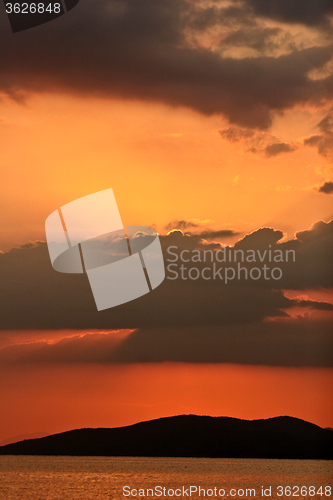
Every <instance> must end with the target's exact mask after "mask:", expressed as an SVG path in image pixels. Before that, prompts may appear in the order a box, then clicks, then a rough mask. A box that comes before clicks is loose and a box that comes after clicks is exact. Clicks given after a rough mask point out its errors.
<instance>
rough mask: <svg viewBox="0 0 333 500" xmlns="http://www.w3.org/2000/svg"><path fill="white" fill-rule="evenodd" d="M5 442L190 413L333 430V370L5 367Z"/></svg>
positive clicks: (1, 398)
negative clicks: (279, 419) (289, 420)
mask: <svg viewBox="0 0 333 500" xmlns="http://www.w3.org/2000/svg"><path fill="white" fill-rule="evenodd" d="M0 377H1V381H2V383H1V387H0V404H1V413H0V429H1V433H0V442H1V441H2V440H4V439H6V438H7V437H11V436H16V435H19V434H24V433H34V432H45V433H56V432H62V431H65V430H68V429H72V428H82V427H110V426H121V425H128V424H132V423H135V422H138V421H142V420H147V419H153V418H159V417H162V416H170V415H177V414H184V413H187V414H188V413H194V414H198V415H213V416H219V415H223V416H234V417H238V418H244V419H257V418H268V417H273V416H276V415H292V416H295V417H299V418H302V419H304V420H307V421H310V422H313V423H316V424H318V425H320V426H323V427H324V426H332V427H333V405H332V397H331V395H332V391H331V389H332V382H333V370H332V369H319V368H277V367H274V368H272V367H256V366H241V365H228V364H227V365H209V364H208V365H207V364H199V365H198V364H182V363H176V364H144V365H143V364H139V365H114V366H101V365H77V366H66V365H55V366H48V367H45V366H38V367H36V366H31V365H29V366H24V365H23V366H20V367H19V368H6V369H4V368H1V370H0Z"/></svg>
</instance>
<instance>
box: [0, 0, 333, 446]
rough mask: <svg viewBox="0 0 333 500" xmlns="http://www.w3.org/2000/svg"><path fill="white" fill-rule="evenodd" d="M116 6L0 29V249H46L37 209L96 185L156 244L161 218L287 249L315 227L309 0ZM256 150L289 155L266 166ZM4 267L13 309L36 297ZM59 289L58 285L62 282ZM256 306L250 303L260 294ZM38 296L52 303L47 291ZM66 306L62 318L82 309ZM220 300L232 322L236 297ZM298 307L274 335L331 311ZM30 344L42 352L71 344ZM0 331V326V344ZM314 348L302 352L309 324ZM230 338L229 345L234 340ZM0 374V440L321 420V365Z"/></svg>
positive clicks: (319, 96)
mask: <svg viewBox="0 0 333 500" xmlns="http://www.w3.org/2000/svg"><path fill="white" fill-rule="evenodd" d="M123 3H124V9H120V8H118V7H119V6H118V3H115V4H114V5H113V4H112V2H107V3H103V2H100V3H98V5H97V3H96V2H88V1H87V2H80V5H79V6H78V7H76V8H75V10H74V9H73V11H72V12H71V13H68V14H66V16H64V17H63V18H59V19H57V20H55V21H52V23H48V25H45V26H41V27H38V28H34V29H31V30H26V31H25V32H22V33H17V34H15V35H13V33H11V31H10V26H9V24H8V22H7V21H8V20H7V19H5V17H4V19H0V28H1V29H0V36H1V37H3V39H2V43H0V53H1V54H0V56H1V61H2V65H1V66H2V67H1V68H0V151H1V158H0V168H1V183H0V224H1V231H0V252H2V251H3V252H6V251H8V250H10V249H11V248H13V247H17V246H19V245H22V244H25V243H27V242H29V241H35V240H42V241H45V229H44V224H45V220H46V218H47V217H48V216H49V214H51V212H53V211H54V210H56V209H57V208H59V207H61V206H62V205H64V204H66V203H69V202H71V201H73V200H75V199H77V198H80V197H83V196H85V195H88V194H90V193H94V192H97V191H100V190H104V189H107V188H112V189H113V191H114V195H115V198H116V200H117V204H118V207H119V211H120V215H121V217H122V220H123V223H124V225H125V226H128V225H132V226H135V225H140V226H143V225H149V226H152V225H154V226H155V227H156V228H157V230H158V231H159V232H160V233H166V231H167V230H166V225H167V224H168V223H169V222H170V221H175V220H178V221H188V220H192V221H193V220H195V222H196V224H197V226H195V227H198V228H199V229H198V231H199V230H200V227H205V228H209V229H211V230H222V229H230V230H234V231H235V232H237V236H235V237H233V239H231V238H229V239H228V238H225V239H223V240H221V242H222V243H227V244H231V243H234V242H235V241H236V240H237V239H239V238H241V237H243V236H244V235H245V234H247V233H250V232H252V231H256V230H258V229H259V228H261V227H272V228H274V229H276V230H278V229H280V230H282V231H283V232H284V233H285V236H284V240H286V239H291V238H293V237H294V235H295V232H297V231H303V230H306V229H308V228H310V227H311V226H312V225H313V224H314V223H316V222H317V221H321V220H322V221H325V222H328V221H330V220H331V219H332V218H333V209H332V195H329V194H323V193H320V192H318V189H319V188H320V187H321V186H323V184H324V183H325V182H331V181H332V178H333V177H332V174H333V167H332V162H330V160H329V154H328V153H327V152H326V150H325V151H324V152H323V151H322V154H321V155H320V154H318V151H317V149H318V143H313V147H310V146H305V145H304V140H305V139H306V138H309V137H312V138H313V137H315V136H316V135H317V134H321V136H320V137H321V139H320V140H322V141H324V142H325V141H327V144H328V145H329V144H331V142H332V137H333V136H332V134H333V128H332V124H333V121H332V120H333V114H332V107H331V106H332V102H330V101H329V99H331V98H332V95H333V94H332V89H331V87H330V85H331V84H330V81H329V80H328V79H326V77H327V76H328V75H329V73H330V70H331V69H332V61H330V57H331V55H332V53H331V52H330V51H331V49H330V46H331V43H332V40H331V33H332V32H331V31H330V29H329V26H330V17H329V16H331V14H330V12H331V11H330V9H329V6H328V3H327V5H326V4H325V6H324V5H321V4H320V5H319V3H318V6H317V4H316V3H315V2H314V3H313V5H312V6H311V9H309V8H308V6H307V2H304V6H305V7H304V6H303V4H302V5H301V4H299V5H298V6H297V9H294V8H293V6H292V3H291V7H290V9H289V4H288V5H287V3H285V2H278V1H277V2H275V6H274V5H273V7H274V8H273V7H272V8H271V9H268V10H269V11H270V12H268V11H266V5H268V4H266V3H265V2H249V1H247V0H244V1H243V2H241V3H240V2H235V3H234V5H232V4H233V2H231V3H230V2H229V1H223V0H222V1H220V2H213V3H211V2H210V1H208V2H206V1H205V0H203V1H199V2H194V1H193V2H181V1H180V0H179V2H174V3H171V4H170V3H169V2H165V4H166V8H165V9H161V8H159V5H158V3H157V2H155V1H152V2H151V3H150V5H149V8H147V5H148V4H149V2H148V3H147V5H146V8H145V9H143V10H142V12H141V11H140V12H138V11H137V10H136V9H137V8H138V3H137V2H126V1H124V2H122V4H123ZM273 3H274V2H273ZM119 5H120V4H119ZM168 6H169V7H168ZM170 6H171V7H170ZM230 6H232V7H233V8H232V9H231V10H230V9H229V7H230ZM113 7H114V9H113ZM324 7H325V8H324ZM206 8H207V10H206V11H205V9H206ZM219 8H220V9H221V10H220V11H218V10H217V9H219ZM178 9H179V10H178ZM201 9H202V10H201ZM214 9H215V10H214ZM118 10H119V12H118ZM319 10H320V11H319ZM213 11H214V12H215V14H216V15H215V21H216V22H215V21H214V16H212V15H211V13H212V12H213ZM244 12H245V16H244ZM138 14H139V15H138ZM203 14H205V15H203ZM309 15H311V18H309ZM71 16H72V17H71ZM93 16H94V17H93ZM141 16H142V17H141ZM91 20H93V22H91ZM3 21H5V23H7V24H1V23H3ZM140 23H142V25H141V24H140ZM205 23H206V24H205ZM232 40H233V41H232ZM3 47H4V48H5V49H3ZM8 47H9V49H8ZM280 56H281V57H280ZM22 97H24V98H22ZM102 97H104V98H102ZM126 98H128V99H127V100H126ZM135 99H136V100H135ZM162 103H165V104H162ZM167 104H168V105H167ZM185 106H186V107H185ZM213 113H216V114H213ZM209 114H210V116H208V115H209ZM271 118H272V126H271V127H269V124H270V119H271ZM325 120H326V121H325ZM323 122H324V125H322V126H321V128H320V123H323ZM318 125H319V126H318ZM228 127H231V129H232V127H234V128H235V130H236V129H237V131H238V132H237V133H240V134H242V133H243V134H244V135H243V136H241V140H239V141H236V142H235V141H234V140H233V139H232V138H231V139H230V138H229V140H227V139H226V136H225V135H224V136H223V134H221V133H220V131H221V130H224V131H226V130H227V129H228ZM237 127H238V128H237ZM246 127H248V128H246ZM265 127H266V128H265ZM251 134H252V135H251ZM318 137H319V136H318ZM271 144H273V146H276V145H278V146H279V145H280V146H281V144H282V145H283V146H285V148H287V149H285V151H286V150H287V151H289V152H282V153H281V154H277V155H276V156H274V155H273V156H271V157H268V155H267V154H266V155H265V151H266V149H265V148H266V147H267V146H268V145H271ZM316 144H317V147H316ZM325 144H326V143H325ZM251 148H252V150H253V149H255V150H256V152H253V151H252V152H250V149H251ZM288 148H289V149H288ZM200 221H201V222H200ZM323 226H324V225H323ZM326 229H327V228H326V226H325V227H324V229H323V228H321V230H322V231H326ZM318 231H319V230H318ZM318 234H319V233H318ZM320 234H322V233H320ZM325 234H326V233H325ZM320 237H321V236H320ZM320 237H318V240H320ZM327 239H329V238H327ZM325 242H326V240H325ZM325 244H326V243H325ZM309 246H311V242H310V244H309ZM319 246H320V241H319V243H318V247H319ZM325 248H326V247H325ZM327 248H328V247H327ZM44 250H45V251H46V248H44ZM41 252H42V249H41ZM21 253H22V254H23V255H24V252H21ZM310 253H311V252H310ZM13 254H14V253H12V254H11V255H13ZM36 255H41V254H39V253H38V252H37V251H36ZM4 257H5V256H4ZM13 262H14V264H13V265H12V267H13V268H14V270H13V269H11V270H10V272H13V275H15V276H14V277H15V278H17V277H18V279H16V281H15V284H13V283H12V281H11V275H10V272H9V274H8V276H10V277H9V278H8V281H9V286H12V289H11V292H12V293H14V294H15V293H16V292H15V286H18V287H19V292H20V293H21V292H22V293H21V295H20V300H22V296H23V302H22V301H21V302H20V304H23V308H24V306H26V303H27V300H26V297H28V296H29V298H31V297H32V299H35V296H34V295H33V294H34V289H33V287H30V288H29V286H30V285H31V283H30V282H29V280H30V281H33V280H32V279H31V278H30V274H29V273H28V274H24V271H25V269H27V268H28V265H27V263H26V262H25V261H23V262H22V264H19V265H18V267H20V265H21V266H22V267H21V270H22V274H20V270H18V271H17V272H16V269H15V265H16V261H15V259H13ZM17 262H20V261H19V260H18V261H17ZM29 262H30V261H29ZM31 262H32V263H33V260H31ZM319 264H320V263H319ZM32 265H33V264H32ZM319 267H320V266H319ZM29 269H30V268H29ZM37 269H42V268H37ZM315 269H316V268H315ZM325 269H326V268H325ZM50 271H52V270H51V264H50ZM32 272H33V270H32ZM44 274H45V273H43V272H40V273H39V276H38V277H40V276H44ZM24 276H28V278H25V279H26V281H24V278H23V277H24ZM20 279H21V280H22V283H21V282H20ZM46 279H48V278H46ZM37 281H38V279H36V283H34V285H35V284H36V290H37V289H38V283H37ZM6 283H7V282H6ZM17 283H18V285H17ZM42 283H43V285H42V286H44V287H45V283H44V282H43V281H42ZM57 286H59V287H60V290H62V289H61V286H62V284H61V280H59V284H58V285H57ZM306 286H307V285H306ZM310 286H311V285H310ZM322 286H326V285H322ZM13 290H14V292H13ZM269 291H271V290H269ZM42 293H43V295H44V288H42ZM61 293H62V291H61ZM329 293H330V291H329V290H328V289H327V288H325V289H322V288H320V286H319V285H318V289H316V290H311V289H307V290H303V291H302V290H301V288H300V289H295V290H294V291H290V290H287V291H286V296H288V297H293V298H294V297H296V298H297V297H305V296H306V297H307V298H311V299H315V300H319V301H320V300H327V301H330V302H332V301H331V295H329ZM18 295H19V293H18V292H17V293H16V295H15V298H16V299H17V302H18V303H19V301H18ZM73 295H74V296H75V298H76V295H75V294H73ZM216 295H218V294H216ZM36 296H37V295H36ZM50 296H51V295H50ZM255 297H256V296H255ZM259 297H261V298H259V299H258V300H257V303H258V304H259V305H261V301H262V302H265V299H266V297H264V298H262V295H260V296H259ZM45 300H46V302H47V301H48V300H52V299H49V296H48V294H47V291H46V293H45ZM200 301H201V296H200ZM14 302H15V301H14ZM74 302H75V300H74V301H73V302H70V303H69V310H70V311H72V310H73V309H74V308H77V309H76V311H78V314H80V311H81V310H80V305H78V304H76V303H74ZM268 302H269V301H268ZM179 303H180V305H181V306H182V305H183V302H182V298H181V300H180V301H179ZM216 303H217V307H219V305H218V300H216ZM281 303H285V302H282V297H281ZM235 304H236V305H235V311H236V314H238V313H239V312H240V314H239V316H242V314H241V308H242V307H244V304H243V303H241V301H240V300H239V296H238V295H237V294H236V300H235ZM47 305H48V304H47ZM308 306H309V310H310V313H311V314H309V311H308V310H307V309H305V308H304V307H303V306H302V305H300V307H296V306H295V307H294V308H292V309H290V308H289V309H288V313H289V314H291V316H292V317H291V318H290V317H287V318H282V319H281V318H280V317H278V320H277V319H276V317H275V316H274V317H273V320H274V321H280V324H281V325H282V328H281V331H282V333H284V334H285V335H286V337H285V338H286V339H287V340H286V342H287V341H288V340H289V337H288V332H289V330H288V331H287V330H286V332H283V325H284V324H286V325H287V326H288V324H289V323H292V322H293V321H294V322H295V323H299V322H300V321H298V319H300V318H301V317H302V321H303V320H304V323H306V322H307V321H308V322H310V320H316V319H317V320H320V319H321V318H325V319H326V318H327V317H328V315H329V314H332V313H331V312H330V311H329V310H328V308H327V309H325V308H321V309H320V308H318V310H317V309H315V308H314V309H312V308H311V307H310V306H311V304H308ZM326 306H328V304H326ZM37 307H40V303H39V302H38V304H37ZM56 307H57V306H56ZM149 307H150V305H149ZM7 309H8V311H9V312H8V311H6V312H8V315H9V316H10V315H11V314H12V315H13V316H14V315H15V314H17V315H19V314H21V311H20V310H17V309H19V306H17V308H16V309H15V304H11V303H10V304H9V307H8V308H7ZM26 309H27V308H26ZM36 309H37V308H36ZM230 309H232V310H233V308H230ZM245 309H246V307H244V310H245ZM273 309H274V311H275V313H276V311H280V309H279V308H278V306H276V308H273ZM282 309H283V308H282V306H281V311H282ZM45 310H46V312H45V315H46V316H47V314H48V310H47V306H46V307H45ZM130 310H131V309H129V311H130ZM286 310H287V309H286ZM12 311H13V312H12ZM29 312H30V311H29ZM247 313H248V311H247ZM38 314H39V312H38ZM38 314H36V316H38ZM43 314H44V311H41V317H43ZM61 314H62V311H59V315H61ZM129 314H130V313H129ZM181 314H183V311H181ZM27 315H28V314H27ZM56 315H58V311H56ZM13 316H11V317H13ZM32 316H33V312H32ZM83 316H84V315H83ZM245 316H246V315H245ZM17 317H20V316H17ZM34 319H35V316H33V320H34ZM37 319H38V318H37ZM159 319H160V318H159ZM178 319H179V318H178ZM180 319H182V318H180ZM265 320H267V318H265V319H264V320H263V321H265ZM270 320H272V318H271V319H270ZM237 321H238V318H237V320H236V321H235V323H237ZM246 321H247V320H244V321H243V324H241V326H243V327H244V330H243V331H242V335H246V334H248V335H249V337H247V339H250V340H249V342H251V341H252V340H251V337H250V333H249V332H250V328H249V327H248V325H250V327H251V328H253V329H254V330H255V328H256V326H257V325H258V324H260V322H259V321H258V322H257V324H255V323H254V321H255V320H251V319H250V320H248V321H249V323H247V322H246ZM251 321H253V322H252V323H251ZM37 323H38V321H37ZM240 323H242V319H240ZM327 323H328V321H327V322H326V323H325V325H327ZM179 324H182V323H181V322H180V323H179ZM320 324H322V325H324V322H322V323H320V321H318V325H319V327H318V328H320ZM265 325H266V323H265ZM161 326H162V327H163V325H161ZM196 326H197V325H196ZM214 326H216V325H214ZM236 326H238V324H237V325H236ZM34 327H35V326H34ZM134 327H135V325H134ZM218 327H219V325H218V326H217V327H216V328H218ZM9 328H10V327H9ZM83 328H86V326H83ZM322 328H323V329H324V326H322ZM110 329H112V325H110ZM305 330H306V329H305V328H304V332H305ZM179 331H180V332H182V330H179ZM45 333H46V336H45V338H47V339H48V340H49V341H50V340H52V341H59V340H61V339H62V338H63V337H66V336H68V335H70V334H71V333H70V332H69V333H68V331H60V332H59V331H58V332H53V337H52V333H50V332H45ZM218 333H219V334H220V335H223V332H218ZM255 333H256V332H255ZM270 333H271V332H270V331H269V334H270ZM305 333H306V332H305ZM318 333H319V335H318V337H320V335H321V333H323V338H325V339H326V337H324V333H325V332H321V331H319V332H318ZM76 334H77V332H76ZM301 334H302V340H303V330H302V331H301ZM40 335H41V336H43V332H38V333H36V332H34V331H32V332H24V333H22V332H19V333H17V332H14V333H13V338H14V336H16V337H15V341H16V342H18V343H20V342H21V343H24V342H30V341H32V342H34V341H36V339H37V340H38V338H40ZM273 335H274V333H273ZM277 336H278V339H279V341H280V340H281V339H280V336H279V335H277ZM305 336H306V335H305ZM5 337H6V332H1V331H0V347H1V346H2V345H6V338H5ZM253 337H255V334H254V335H253ZM313 337H314V338H315V342H317V336H316V330H315V334H314V335H313ZM313 337H309V338H310V339H312V338H313ZM7 340H8V339H7ZM205 340H206V337H205ZM194 342H195V341H194ZM235 342H236V343H237V342H239V343H240V346H241V342H242V336H241V335H240V336H239V337H237V338H235ZM318 343H319V340H318ZM304 344H306V339H305V340H304ZM290 345H291V346H292V345H294V344H292V343H290ZM311 345H312V344H311ZM291 350H292V347H291ZM319 350H320V349H319ZM324 350H325V349H324ZM268 354H270V353H268ZM325 354H326V353H325ZM265 362H266V361H265ZM314 364H315V363H314ZM325 366H326V365H325ZM0 380H1V384H0V407H1V412H0V442H1V441H2V440H4V439H6V438H8V437H10V436H16V435H19V434H24V433H34V432H45V433H46V434H47V433H55V432H61V431H65V430H68V429H72V428H79V427H100V426H105V427H109V426H121V425H126V424H131V423H134V422H138V421H141V420H145V419H152V418H158V417H162V416H168V415H175V414H182V413H195V414H205V415H225V416H232V417H239V418H245V419H256V418H267V417H273V416H277V415H290V416H294V417H299V418H302V419H305V420H308V421H310V422H313V423H316V424H318V425H320V426H331V427H333V405H332V382H333V369H328V368H309V367H298V368H285V367H268V366H260V367H259V366H247V365H243V366H242V365H236V364H234V365H231V364H224V365H223V364H202V363H197V364H191V363H188V364H186V363H174V364H171V363H160V364H158V363H156V364H153V363H146V364H127V365H126V364H124V365H117V364H113V365H112V364H110V365H106V364H105V365H103V364H99V365H97V364H93V363H91V364H85V365H83V364H75V363H68V364H55V363H54V364H49V365H47V364H38V363H34V362H32V363H31V364H28V363H26V364H25V363H24V362H21V363H17V364H15V363H14V362H13V363H12V364H10V363H8V365H6V363H4V364H2V365H0Z"/></svg>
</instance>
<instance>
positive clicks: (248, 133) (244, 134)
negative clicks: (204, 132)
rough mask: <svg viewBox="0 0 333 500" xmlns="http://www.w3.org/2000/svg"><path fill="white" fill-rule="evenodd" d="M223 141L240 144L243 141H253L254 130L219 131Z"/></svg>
mask: <svg viewBox="0 0 333 500" xmlns="http://www.w3.org/2000/svg"><path fill="white" fill-rule="evenodd" d="M219 133H220V135H221V137H223V139H226V140H227V141H229V142H239V141H241V140H243V139H252V138H253V137H254V135H255V132H254V130H250V129H244V128H240V127H229V128H227V129H224V130H219Z"/></svg>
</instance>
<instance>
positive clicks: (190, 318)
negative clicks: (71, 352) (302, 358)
mask: <svg viewBox="0 0 333 500" xmlns="http://www.w3.org/2000/svg"><path fill="white" fill-rule="evenodd" d="M228 231H231V230H227V233H228ZM224 236H226V230H221V231H203V232H201V233H199V234H184V233H182V232H181V231H179V230H178V231H174V232H171V233H170V234H168V235H165V236H161V237H160V239H161V244H162V248H163V252H164V257H165V264H166V266H169V265H170V264H172V262H173V261H174V259H175V257H174V255H173V254H172V253H170V248H171V247H172V249H171V252H173V253H175V252H176V253H177V254H178V255H180V252H183V254H182V255H183V257H184V258H185V259H189V260H188V262H181V261H180V260H179V261H178V264H177V267H176V269H177V270H178V272H180V268H179V266H180V265H181V264H183V265H184V266H185V267H186V268H187V269H189V268H191V267H193V266H194V267H197V268H198V270H199V272H200V273H201V272H202V270H203V269H204V268H205V267H207V266H209V269H210V270H209V273H210V274H212V266H213V264H212V263H210V262H209V259H210V255H212V256H213V258H214V259H215V263H216V266H217V269H219V268H221V272H222V274H221V276H222V278H223V277H224V274H223V273H224V272H225V269H226V268H227V267H228V268H233V269H236V270H237V265H238V263H237V261H229V262H219V261H217V260H216V251H217V250H221V249H222V246H223V245H222V244H221V243H220V242H218V241H217V240H218V238H219V237H220V238H222V240H223V237H224ZM282 238H283V233H282V232H281V231H277V230H274V229H273V228H261V229H259V230H258V231H255V232H253V233H251V234H249V235H246V236H245V237H244V238H242V239H241V240H240V241H238V242H237V243H236V244H235V245H234V247H232V246H230V247H226V251H229V250H241V251H243V252H244V254H245V255H246V251H247V250H248V249H250V250H252V251H254V252H255V255H256V261H255V262H254V263H253V262H247V261H244V262H242V263H241V266H242V268H244V269H247V272H248V273H249V272H250V269H251V268H252V267H253V266H255V267H258V268H262V266H263V264H264V262H262V261H261V260H260V258H261V256H262V255H264V259H265V258H266V259H267V258H268V256H269V254H268V252H269V251H271V252H273V255H274V251H276V250H278V251H280V252H281V251H282V253H283V252H284V253H285V251H286V250H292V251H294V252H295V262H294V261H293V260H294V259H293V253H292V255H291V257H290V259H289V261H288V262H286V261H285V259H284V261H283V262H267V260H266V261H265V262H266V263H267V265H268V266H269V267H270V268H271V269H272V268H273V267H277V266H278V267H280V268H281V270H282V274H283V275H282V277H281V279H279V280H273V279H270V280H266V279H264V277H263V276H262V277H261V279H258V280H251V279H245V275H246V271H245V270H243V271H242V272H241V276H240V279H239V280H238V279H235V280H233V281H232V280H231V281H230V280H229V282H228V283H227V284H226V283H225V280H224V279H220V278H219V276H217V277H216V279H210V280H208V281H207V280H206V279H204V278H203V277H202V275H200V278H198V279H195V280H193V279H189V278H188V277H187V278H186V279H184V280H182V279H180V275H179V276H178V278H177V279H176V280H174V279H172V278H174V274H172V272H171V270H172V269H173V270H174V269H175V268H174V267H171V269H170V268H169V269H167V277H168V279H165V281H164V282H163V283H162V284H161V285H160V286H159V287H158V288H156V290H154V291H153V292H152V293H149V294H147V295H145V296H142V297H140V298H139V299H137V300H135V301H132V302H129V303H127V304H123V305H121V306H118V307H115V308H112V309H107V310H105V311H100V312H98V311H97V310H96V307H95V304H94V300H93V296H92V293H91V289H90V286H89V283H88V279H87V276H86V275H83V274H82V275H80V274H76V275H75V274H62V273H57V272H56V271H54V270H53V268H52V266H51V264H50V260H49V256H48V251H47V247H46V244H45V243H43V242H37V243H34V244H28V245H24V246H22V247H20V248H17V249H12V250H11V251H9V252H5V253H3V254H1V255H0V274H1V276H2V278H1V282H0V294H1V296H2V300H1V302H0V329H2V330H15V329H17V330H18V329H64V328H65V329H66V328H67V329H70V328H73V329H100V328H102V329H109V330H110V329H124V328H130V329H133V328H148V327H149V328H153V327H156V328H157V327H166V326H174V327H176V326H177V327H183V326H190V325H193V326H194V325H197V326H200V325H220V326H222V325H228V324H244V325H245V324H251V323H255V322H261V321H263V320H264V319H265V318H267V317H288V313H287V312H286V311H288V310H290V309H292V308H294V307H295V306H296V303H295V302H294V301H293V300H291V299H289V298H287V297H286V296H285V295H284V294H283V290H285V289H290V290H306V289H311V288H320V287H326V288H329V287H333V263H332V258H331V255H332V249H333V222H330V223H325V222H318V223H317V224H315V225H314V226H313V227H312V228H310V229H309V230H306V231H301V232H299V233H297V235H296V238H295V239H294V240H290V241H286V242H281V240H282ZM168 249H169V250H168ZM194 250H196V255H198V250H200V252H201V253H200V252H199V253H200V255H201V256H202V255H203V252H204V251H206V252H207V251H208V254H207V259H208V263H207V262H205V261H204V260H202V259H201V262H192V261H191V260H190V258H191V256H192V255H193V253H192V252H193V251H194ZM258 251H259V253H260V255H259V254H258ZM265 252H266V253H265ZM196 259H197V260H198V257H197V258H196ZM235 272H236V271H235ZM229 273H232V271H229ZM298 307H303V308H304V307H309V308H311V309H313V308H314V307H315V308H316V309H321V308H322V307H323V306H321V305H319V304H317V305H316V304H314V303H311V304H310V303H309V304H307V305H306V304H303V305H302V304H298ZM325 307H326V306H325Z"/></svg>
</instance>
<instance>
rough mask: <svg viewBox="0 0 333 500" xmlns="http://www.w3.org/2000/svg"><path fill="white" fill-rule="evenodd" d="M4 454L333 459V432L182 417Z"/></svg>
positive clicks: (43, 441)
mask: <svg viewBox="0 0 333 500" xmlns="http://www.w3.org/2000/svg"><path fill="white" fill-rule="evenodd" d="M0 455H71V456H146V457H215V458H217V457H221V458H289V459H291V458H293V459H333V433H332V431H330V430H328V429H322V428H321V427H318V426H317V425H315V424H311V423H309V422H306V421H304V420H301V419H298V418H293V417H274V418H269V419H266V420H240V419H237V418H230V417H209V416H197V415H179V416H174V417H166V418H159V419H157V420H150V421H147V422H140V423H138V424H134V425H129V426H126V427H117V428H111V429H108V428H106V429H104V428H100V429H76V430H72V431H67V432H62V433H60V434H54V435H51V436H47V437H43V438H38V439H28V440H24V441H20V442H18V443H13V444H8V445H5V446H1V447H0Z"/></svg>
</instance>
